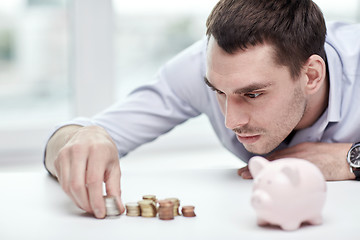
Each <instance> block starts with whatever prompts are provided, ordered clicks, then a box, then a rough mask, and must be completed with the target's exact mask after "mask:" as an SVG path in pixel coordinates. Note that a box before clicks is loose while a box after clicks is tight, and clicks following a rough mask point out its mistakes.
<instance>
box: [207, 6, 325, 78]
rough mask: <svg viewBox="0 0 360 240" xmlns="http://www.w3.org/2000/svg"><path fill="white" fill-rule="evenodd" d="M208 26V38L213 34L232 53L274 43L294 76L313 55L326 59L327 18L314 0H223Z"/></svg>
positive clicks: (278, 58)
mask: <svg viewBox="0 0 360 240" xmlns="http://www.w3.org/2000/svg"><path fill="white" fill-rule="evenodd" d="M206 27H207V32H206V34H207V36H208V38H210V37H211V36H213V37H214V38H215V40H216V42H217V43H218V45H219V46H220V47H221V48H222V49H223V50H224V51H226V52H227V53H229V54H232V53H235V52H236V51H238V50H244V49H246V48H248V47H250V46H255V45H257V44H263V43H265V42H266V43H269V44H271V45H272V46H273V47H274V49H275V52H276V54H275V61H276V62H277V63H278V64H279V65H283V66H287V67H289V70H290V73H291V76H292V77H293V78H296V77H298V76H299V74H300V70H301V68H302V66H303V64H304V63H305V62H306V60H307V59H308V58H309V57H310V56H311V55H313V54H317V55H319V56H321V57H322V58H323V59H324V61H325V60H326V57H325V50H324V43H325V37H326V25H325V20H324V17H323V14H322V12H321V10H320V9H319V7H318V6H317V5H316V4H315V3H314V2H313V1H311V0H220V1H219V2H218V3H217V5H216V6H215V7H214V9H213V10H212V12H211V14H210V15H209V17H208V19H207V22H206Z"/></svg>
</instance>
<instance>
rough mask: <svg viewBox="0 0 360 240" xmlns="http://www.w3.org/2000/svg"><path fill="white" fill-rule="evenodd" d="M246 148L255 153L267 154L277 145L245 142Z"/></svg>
mask: <svg viewBox="0 0 360 240" xmlns="http://www.w3.org/2000/svg"><path fill="white" fill-rule="evenodd" d="M244 147H245V149H246V150H247V151H248V152H250V153H252V154H255V155H266V154H268V153H270V152H271V151H273V150H274V149H275V148H276V147H274V148H273V147H270V146H267V147H265V146H263V145H245V144H244Z"/></svg>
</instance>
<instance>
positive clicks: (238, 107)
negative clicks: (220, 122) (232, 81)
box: [225, 97, 249, 129]
mask: <svg viewBox="0 0 360 240" xmlns="http://www.w3.org/2000/svg"><path fill="white" fill-rule="evenodd" d="M248 122H249V114H248V113H247V110H246V106H245V104H244V102H243V100H241V99H236V98H234V97H228V98H227V99H226V106H225V126H226V127H227V128H229V129H235V128H237V127H242V126H244V125H246V124H247V123H248Z"/></svg>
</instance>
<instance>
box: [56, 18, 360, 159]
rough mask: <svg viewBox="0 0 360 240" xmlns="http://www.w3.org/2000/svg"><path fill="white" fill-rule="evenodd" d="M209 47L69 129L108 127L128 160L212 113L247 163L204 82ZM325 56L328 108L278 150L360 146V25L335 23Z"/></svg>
mask: <svg viewBox="0 0 360 240" xmlns="http://www.w3.org/2000/svg"><path fill="white" fill-rule="evenodd" d="M206 45H207V40H206V38H204V39H202V40H200V41H198V42H196V43H195V44H193V45H192V46H190V47H189V48H187V49H186V50H184V51H183V52H181V53H180V54H178V55H177V56H176V57H174V58H173V59H172V60H170V61H169V62H168V63H167V64H165V65H164V66H163V67H162V68H161V69H160V71H159V72H158V74H157V76H156V79H155V82H154V83H152V84H148V85H145V86H142V87H139V88H138V89H136V90H135V91H133V92H132V93H131V94H130V95H129V96H128V97H127V99H126V100H125V101H122V102H118V103H116V104H114V105H113V106H111V107H110V108H108V109H106V110H105V111H104V112H102V113H99V114H98V115H96V116H94V117H93V118H91V119H88V118H77V119H74V120H73V121H70V122H67V123H66V125H67V124H78V125H83V126H89V125H98V126H101V127H103V128H105V129H106V130H107V131H108V133H109V134H110V135H111V137H112V138H113V140H114V141H115V143H116V145H117V148H118V150H119V156H120V157H122V156H124V155H126V154H127V153H128V152H130V151H132V150H134V149H135V148H136V147H138V146H140V145H142V144H144V143H146V142H149V141H152V140H154V139H155V138H157V137H158V136H160V135H161V134H164V133H166V132H168V131H170V130H171V129H172V128H174V127H175V126H177V125H178V124H181V123H183V122H184V121H186V120H188V119H190V118H193V117H196V116H199V115H200V114H206V115H207V117H208V118H209V121H210V123H211V125H212V127H213V128H214V130H215V133H216V135H217V137H218V138H219V140H220V142H221V143H222V144H223V145H224V147H225V148H227V149H228V150H229V151H231V152H232V153H233V154H235V155H236V156H237V157H239V158H240V159H241V160H243V161H246V162H247V161H248V159H249V158H250V157H251V156H253V154H251V153H249V152H248V151H246V150H245V148H244V147H243V145H242V144H241V143H240V142H239V141H238V140H237V138H236V136H235V134H234V133H233V131H232V130H229V129H227V128H226V127H225V124H224V121H225V119H224V116H223V114H222V113H221V111H220V108H219V105H218V102H217V100H216V97H215V93H214V92H213V91H212V90H211V89H209V87H207V86H206V84H205V83H204V76H205V72H206ZM325 51H326V55H327V61H328V68H329V75H330V77H329V79H330V92H329V104H328V108H327V110H326V111H325V112H324V113H323V115H322V116H321V117H320V118H319V119H318V120H317V122H315V123H314V124H313V125H312V126H311V127H309V128H306V129H303V130H300V131H298V132H296V134H295V135H294V137H293V138H292V140H291V141H290V143H289V144H285V143H282V144H280V146H279V147H278V148H277V149H281V148H284V147H287V146H293V145H296V144H298V143H301V142H334V143H336V142H347V143H354V142H358V141H360V109H359V106H360V25H359V24H358V25H355V24H352V25H351V24H344V23H329V24H328V25H327V38H326V43H325ZM64 125H65V124H64ZM62 126H63V125H62ZM59 127H60V126H59Z"/></svg>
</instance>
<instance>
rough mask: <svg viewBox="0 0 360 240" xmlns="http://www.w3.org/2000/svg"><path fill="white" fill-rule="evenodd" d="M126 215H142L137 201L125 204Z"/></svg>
mask: <svg viewBox="0 0 360 240" xmlns="http://www.w3.org/2000/svg"><path fill="white" fill-rule="evenodd" d="M125 207H126V216H131V217H137V216H140V206H139V204H138V203H136V202H131V203H127V204H125Z"/></svg>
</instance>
